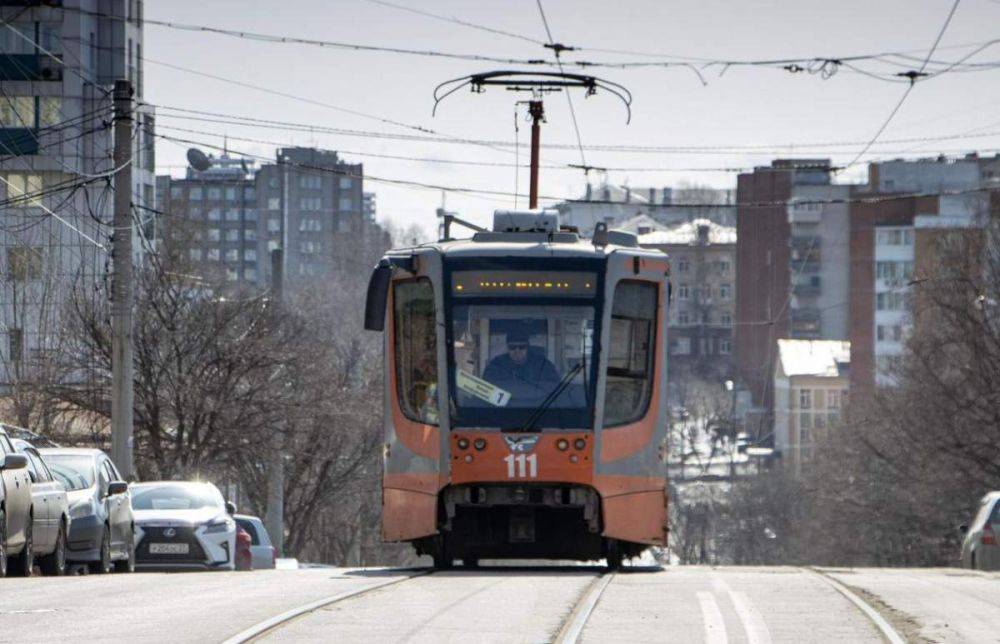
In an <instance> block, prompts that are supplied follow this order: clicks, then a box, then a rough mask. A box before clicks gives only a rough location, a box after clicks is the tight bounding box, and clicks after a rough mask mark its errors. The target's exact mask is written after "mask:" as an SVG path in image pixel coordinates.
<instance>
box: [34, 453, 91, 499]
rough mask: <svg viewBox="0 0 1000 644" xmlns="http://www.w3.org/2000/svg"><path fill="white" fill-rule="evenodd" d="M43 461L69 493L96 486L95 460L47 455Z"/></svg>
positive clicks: (67, 455) (77, 456) (64, 455)
mask: <svg viewBox="0 0 1000 644" xmlns="http://www.w3.org/2000/svg"><path fill="white" fill-rule="evenodd" d="M42 459H43V460H44V461H45V464H46V465H48V466H49V470H50V471H51V472H52V475H53V476H54V477H55V478H56V480H57V481H59V482H60V483H62V484H63V487H65V488H66V490H67V491H73V490H85V489H87V488H89V487H91V486H92V485H93V484H94V478H95V473H94V458H93V457H92V456H79V455H76V454H45V455H44V456H43V457H42Z"/></svg>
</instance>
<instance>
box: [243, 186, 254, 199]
mask: <svg viewBox="0 0 1000 644" xmlns="http://www.w3.org/2000/svg"><path fill="white" fill-rule="evenodd" d="M243 198H244V199H246V200H247V201H253V200H254V199H256V198H257V191H256V190H254V189H253V188H244V189H243Z"/></svg>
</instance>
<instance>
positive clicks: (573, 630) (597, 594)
mask: <svg viewBox="0 0 1000 644" xmlns="http://www.w3.org/2000/svg"><path fill="white" fill-rule="evenodd" d="M614 577H615V573H614V572H611V571H608V572H605V573H603V574H602V575H600V576H599V577H597V578H596V579H594V581H592V582H591V583H590V585H589V586H588V587H587V589H586V590H585V591H584V592H583V594H582V595H580V598H579V599H578V600H577V602H576V605H575V606H574V607H573V610H571V611H570V613H569V615H568V616H567V617H566V621H565V622H563V625H562V628H560V629H559V633H558V634H557V635H556V637H555V639H554V640H553V641H554V642H555V643H556V644H576V643H577V642H579V641H580V637H581V636H582V635H583V629H584V628H585V627H586V626H587V620H589V619H590V616H591V614H592V613H593V612H594V609H595V608H596V607H597V602H598V601H600V599H601V595H603V594H604V590H605V589H606V588H607V587H608V584H610V583H611V580H613V579H614Z"/></svg>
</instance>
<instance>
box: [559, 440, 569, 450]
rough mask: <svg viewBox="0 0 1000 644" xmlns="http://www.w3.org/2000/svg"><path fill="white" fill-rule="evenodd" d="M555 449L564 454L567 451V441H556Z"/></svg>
mask: <svg viewBox="0 0 1000 644" xmlns="http://www.w3.org/2000/svg"><path fill="white" fill-rule="evenodd" d="M556 447H557V448H559V451H560V452H565V451H566V450H568V449H569V441H568V440H566V439H565V438H560V439H559V440H557V441H556Z"/></svg>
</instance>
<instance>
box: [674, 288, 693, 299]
mask: <svg viewBox="0 0 1000 644" xmlns="http://www.w3.org/2000/svg"><path fill="white" fill-rule="evenodd" d="M690 294H691V291H690V289H689V287H688V285H687V284H681V285H680V286H678V287H677V299H678V300H686V299H688V297H689V296H690Z"/></svg>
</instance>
